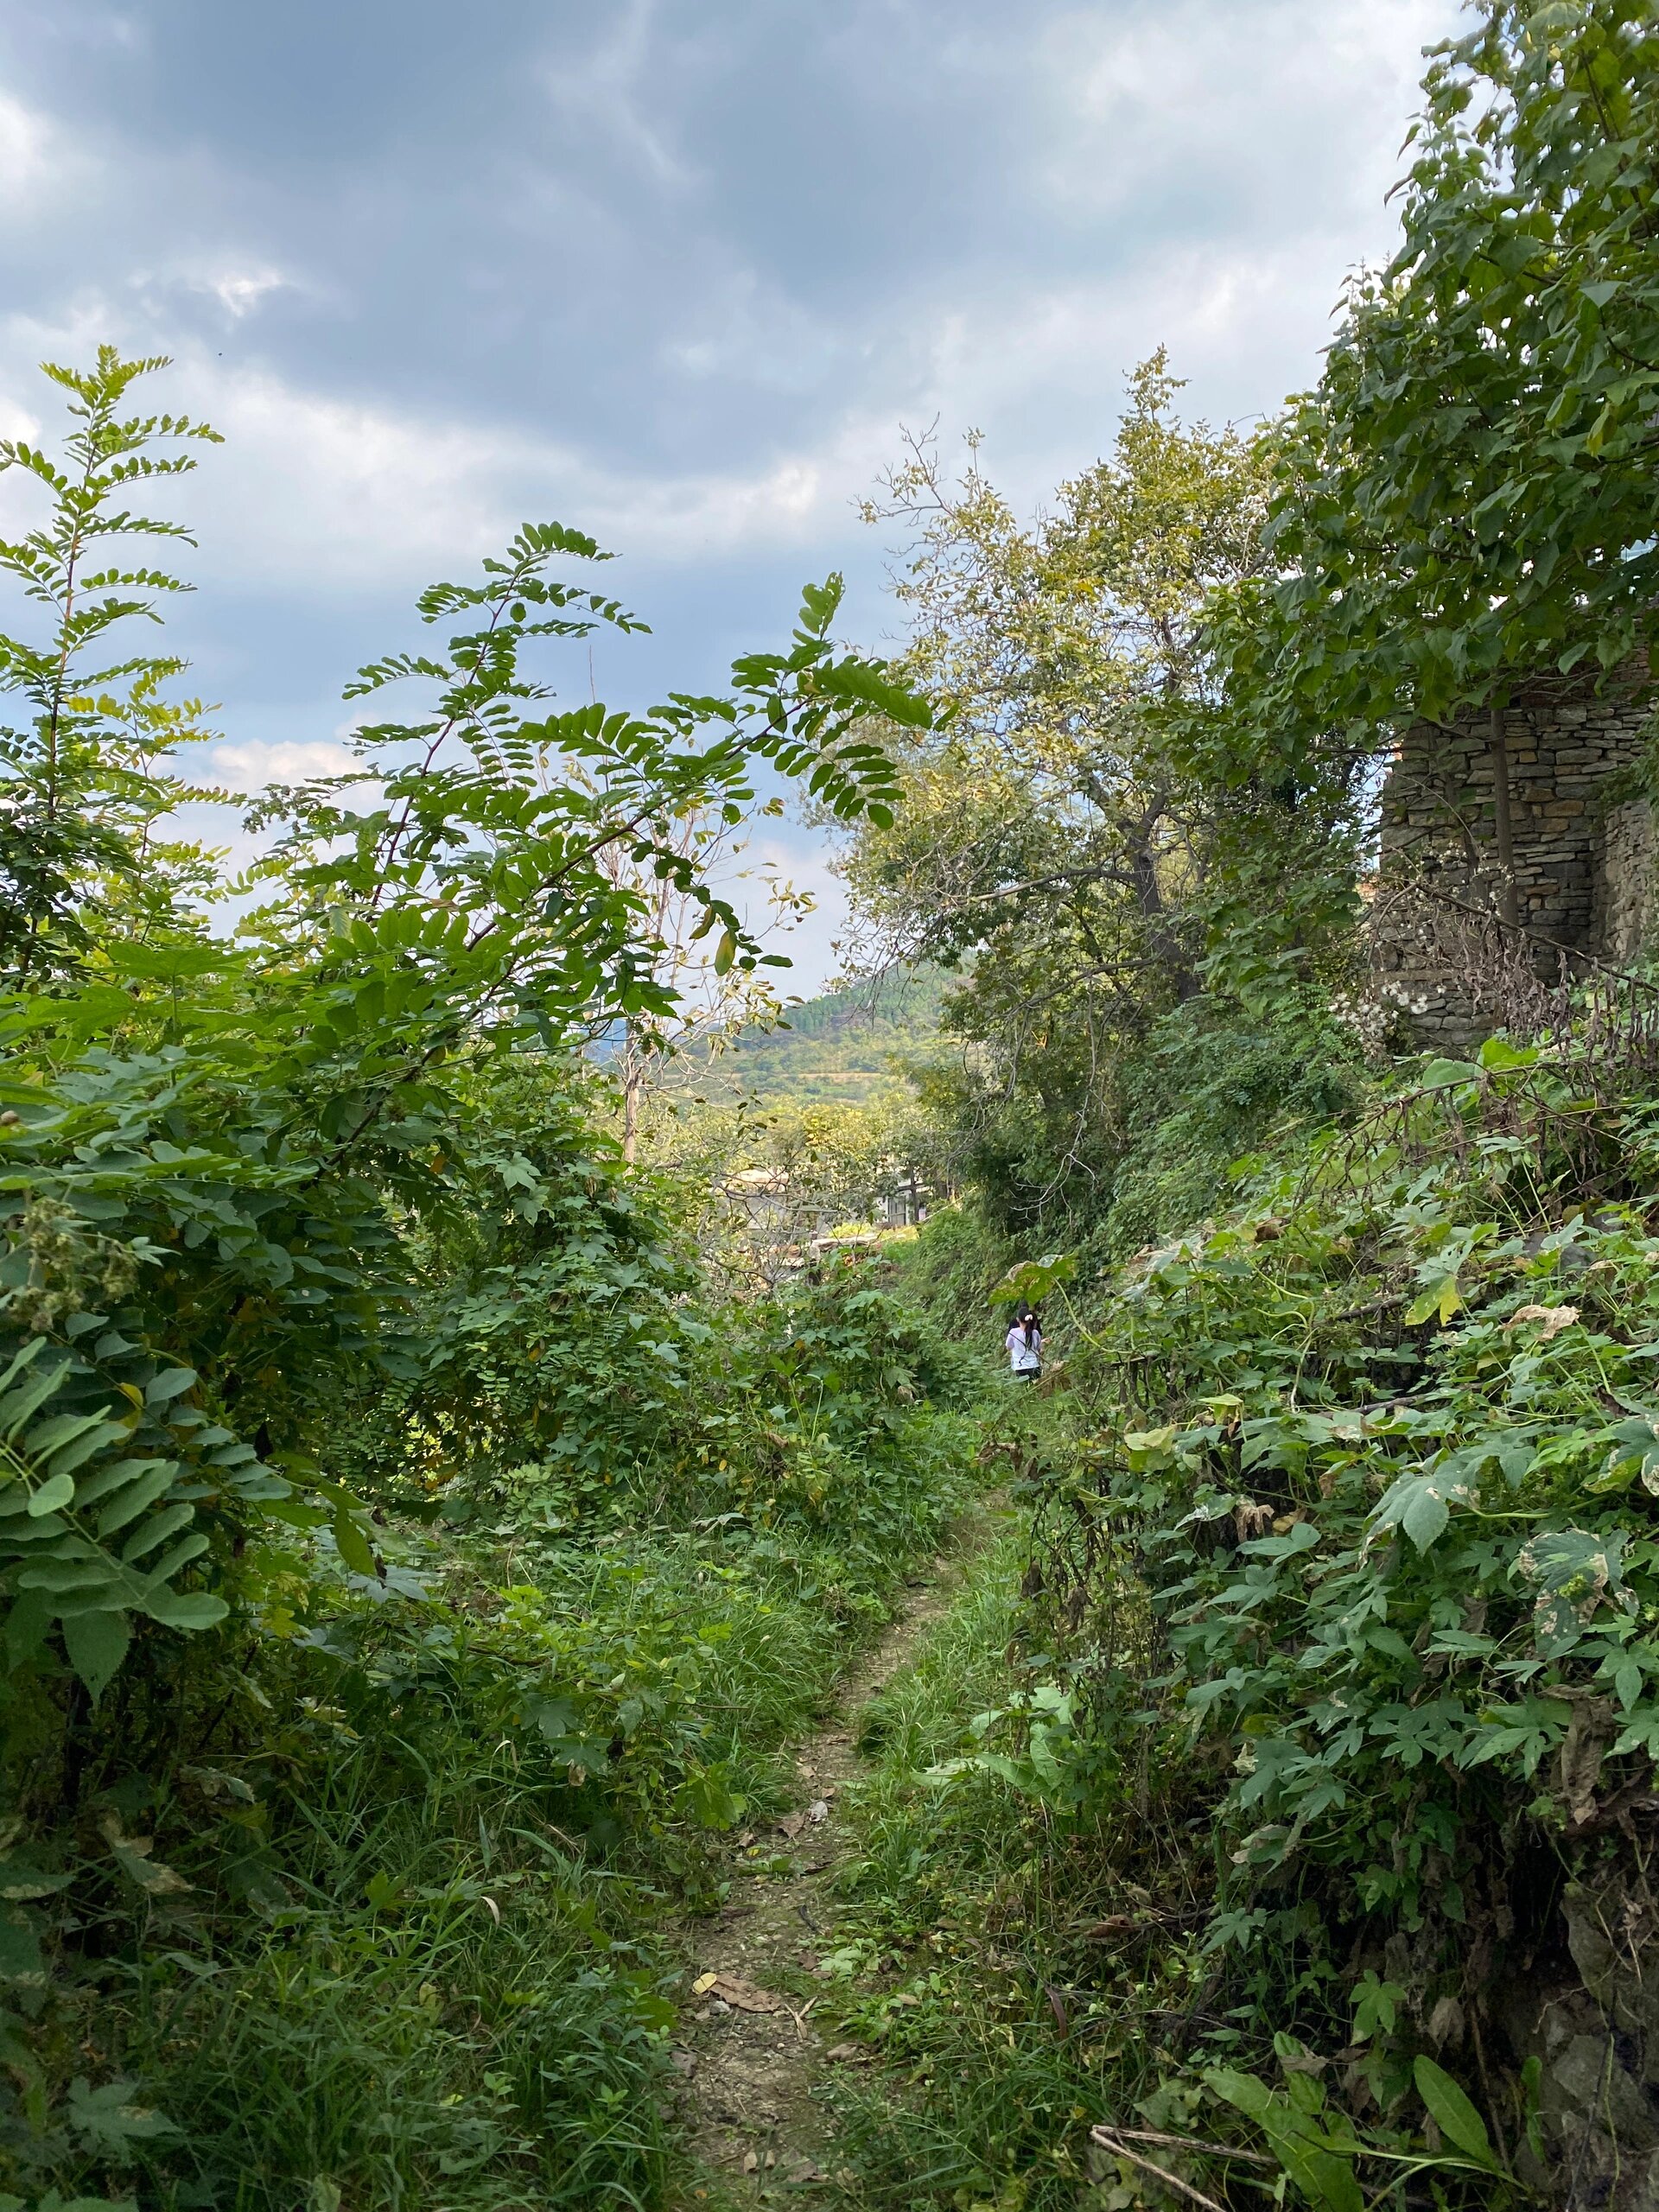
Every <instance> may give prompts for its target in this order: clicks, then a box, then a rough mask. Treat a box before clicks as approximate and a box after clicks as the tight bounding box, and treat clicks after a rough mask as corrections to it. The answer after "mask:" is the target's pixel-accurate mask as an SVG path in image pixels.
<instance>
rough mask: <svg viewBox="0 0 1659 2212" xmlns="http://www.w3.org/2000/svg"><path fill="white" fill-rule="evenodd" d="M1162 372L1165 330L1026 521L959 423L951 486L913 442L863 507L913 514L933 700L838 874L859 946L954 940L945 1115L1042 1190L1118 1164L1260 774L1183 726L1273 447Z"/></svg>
mask: <svg viewBox="0 0 1659 2212" xmlns="http://www.w3.org/2000/svg"><path fill="white" fill-rule="evenodd" d="M1179 390H1180V385H1179V380H1178V379H1177V378H1174V377H1173V376H1172V375H1171V373H1170V372H1169V367H1168V362H1167V359H1166V355H1165V354H1164V353H1161V352H1160V353H1157V354H1155V355H1154V357H1153V358H1152V359H1150V360H1149V361H1147V362H1145V363H1143V364H1142V365H1141V367H1140V368H1138V369H1137V370H1136V371H1135V374H1134V376H1133V378H1131V380H1130V384H1129V391H1128V406H1127V408H1126V410H1125V411H1124V414H1123V416H1122V421H1121V423H1120V424H1119V428H1118V433H1117V436H1116V442H1115V443H1114V446H1113V449H1112V452H1111V454H1110V455H1109V457H1108V458H1106V459H1104V460H1103V461H1097V462H1096V464H1095V466H1094V467H1092V468H1090V469H1089V470H1087V471H1085V472H1084V474H1081V475H1079V476H1078V477H1077V478H1075V479H1073V480H1071V481H1070V482H1068V483H1066V484H1065V485H1063V486H1061V487H1060V490H1059V493H1058V498H1057V501H1056V505H1055V508H1054V511H1053V512H1052V513H1051V514H1048V515H1045V516H1042V517H1039V518H1038V519H1037V520H1036V521H1034V522H1033V524H1029V525H1026V524H1021V523H1020V521H1019V520H1018V519H1017V518H1016V517H1015V515H1014V512H1013V510H1012V509H1011V507H1010V506H1009V505H1008V503H1007V500H1006V499H1004V498H1003V497H1002V496H1001V494H1000V493H998V492H997V491H996V490H995V488H994V486H992V485H991V484H990V483H989V482H988V480H987V479H986V477H985V476H984V474H982V470H981V467H980V465H979V442H978V440H977V438H976V437H970V439H969V461H968V466H967V468H966V470H965V472H964V474H963V476H962V478H961V480H960V481H959V482H957V483H955V484H952V483H950V482H949V481H948V480H947V479H946V477H945V475H944V472H943V471H942V469H941V467H940V465H939V462H938V455H937V453H936V451H935V449H934V448H933V446H932V445H931V442H928V441H916V442H912V447H911V449H910V456H909V459H908V461H906V463H905V465H904V466H903V467H900V468H899V469H897V470H895V471H894V472H893V474H890V475H889V477H888V478H887V480H886V481H885V483H884V486H883V489H882V496H881V497H880V499H877V500H874V501H872V502H871V503H870V504H869V505H868V509H867V513H868V517H869V518H870V519H871V520H873V521H885V520H893V519H902V520H904V521H906V522H908V523H910V524H912V525H913V526H914V528H915V531H916V537H915V539H914V542H913V543H912V547H911V549H910V550H909V553H908V556H907V557H906V565H905V566H904V568H903V569H901V571H900V572H899V575H898V576H897V578H896V580H895V588H896V589H897V592H898V595H899V600H900V601H901V603H902V604H904V605H905V606H906V607H907V608H908V609H909V611H910V613H911V616H912V641H911V645H910V647H909V650H908V652H907V654H906V660H905V663H904V666H905V668H906V672H907V673H908V674H910V675H911V676H912V678H913V679H914V680H915V681H916V682H918V683H921V684H923V685H925V687H926V688H927V689H928V690H929V691H930V692H931V695H932V696H934V697H935V698H936V699H937V700H938V702H939V704H940V708H941V712H940V715H939V717H938V725H937V727H936V728H934V729H933V730H932V731H931V732H928V733H925V734H922V735H921V736H919V737H918V738H916V739H914V740H912V741H907V742H904V743H901V744H900V745H899V746H898V747H896V752H897V756H898V758H899V760H900V761H901V764H902V770H903V782H904V789H905V797H906V804H905V808H904V810H903V813H902V815H901V817H900V818H899V823H898V825H897V826H896V827H895V828H894V829H891V830H888V829H865V830H862V831H861V833H860V836H859V837H858V839H857V842H856V843H855V849H854V851H853V855H852V858H851V861H850V865H849V875H850V878H851V880H852V883H853V886H854V888H855V895H856V897H857V899H858V901H859V905H860V907H861V911H862V912H863V914H864V915H865V917H866V918H867V919H868V921H869V922H870V923H871V924H872V925H873V932H874V947H873V950H874V956H875V957H906V958H912V959H913V958H917V957H927V958H934V959H938V960H942V961H944V962H946V963H952V964H955V963H964V962H969V961H971V963H972V975H971V980H970V981H969V982H967V984H966V985H965V986H964V988H963V989H962V990H960V991H959V992H958V993H957V995H956V998H955V1001H954V1003H953V1007H952V1011H951V1015H950V1020H951V1022H952V1025H953V1026H954V1027H956V1028H957V1030H958V1031H959V1032H961V1033H964V1034H965V1035H966V1036H967V1037H969V1039H972V1040H974V1041H975V1042H976V1044H977V1046H979V1047H980V1050H979V1052H978V1053H977V1054H976V1056H972V1057H970V1058H969V1063H968V1065H967V1068H966V1070H965V1072H964V1074H963V1077H962V1078H961V1080H960V1082H959V1084H958V1090H959V1093H960V1096H959V1107H960V1110H961V1111H962V1112H963V1113H964V1114H965V1115H966V1116H967V1117H968V1120H969V1123H970V1124H975V1123H976V1124H977V1127H978V1130H979V1136H978V1138H976V1143H977V1144H978V1146H979V1149H980V1153H981V1156H982V1164H983V1165H984V1166H986V1169H987V1172H988V1173H992V1174H993V1175H994V1176H998V1177H1001V1178H1003V1179H1007V1178H1010V1177H1012V1178H1013V1179H1014V1180H1016V1181H1018V1182H1020V1184H1021V1185H1029V1186H1030V1187H1032V1188H1033V1189H1040V1188H1041V1187H1043V1186H1045V1185H1048V1186H1058V1184H1059V1183H1060V1182H1061V1181H1062V1180H1064V1179H1065V1178H1066V1177H1068V1176H1071V1177H1072V1178H1074V1179H1075V1178H1077V1177H1078V1176H1082V1177H1083V1178H1084V1179H1090V1178H1097V1177H1099V1176H1101V1175H1103V1174H1104V1173H1107V1172H1109V1161H1110V1159H1111V1157H1112V1155H1113V1151H1114V1147H1115V1146H1116V1135H1115V1133H1114V1132H1115V1126H1116V1124H1115V1118H1114V1116H1115V1106H1114V1085H1115V1070H1116V1067H1117V1066H1118V1065H1119V1063H1120V1061H1121V1059H1122V1055H1123V1053H1124V1052H1126V1051H1132V1050H1134V1049H1135V1048H1136V1047H1137V1046H1139V1044H1140V1043H1141V1042H1142V1041H1143V1040H1144V1039H1146V1037H1147V1034H1148V1033H1149V1031H1150V1029H1151V1027H1152V1026H1153V1025H1154V1023H1155V1022H1156V1021H1157V1020H1158V1019H1159V1018H1160V1015H1161V1014H1164V1013H1165V1012H1166V1011H1167V1010H1168V1009H1169V1008H1171V1007H1179V1006H1180V1005H1182V1004H1183V1003H1186V1002H1190V1001H1193V1000H1194V999H1196V997H1197V996H1198V994H1199V992H1200V991H1201V989H1202V988H1203V966H1204V962H1205V956H1206V952H1207V950H1208V949H1209V946H1208V936H1209V928H1208V916H1209V912H1210V906H1211V902H1212V901H1213V899H1214V898H1215V897H1216V896H1217V883H1216V881H1215V880H1213V878H1214V868H1215V863H1216V860H1217V855H1218V854H1220V853H1222V852H1223V851H1224V849H1225V848H1226V847H1227V845H1228V842H1229V840H1230V839H1231V840H1232V842H1234V843H1235V844H1236V843H1238V842H1241V841H1240V840H1239V839H1238V838H1237V837H1236V835H1235V829H1234V828H1230V826H1229V822H1228V820H1227V819H1226V816H1227V813H1228V810H1229V808H1230V810H1231V813H1232V816H1233V817H1235V823H1236V817H1238V815H1239V814H1240V813H1241V811H1248V810H1249V809H1251V808H1252V807H1254V806H1255V804H1256V800H1257V798H1258V797H1259V795H1258V794H1255V793H1254V792H1249V791H1245V792H1240V793H1235V794H1233V795H1231V797H1230V798H1228V797H1227V795H1225V794H1224V793H1222V792H1221V791H1219V789H1218V787H1217V785H1216V783H1215V782H1214V780H1213V779H1211V777H1210V775H1209V774H1208V771H1207V766H1205V764H1204V763H1203V762H1202V761H1201V760H1200V758H1199V754H1200V752H1201V748H1195V733H1196V732H1198V730H1200V729H1201V728H1203V727H1204V726H1205V717H1206V716H1207V715H1210V714H1211V713H1212V712H1213V711H1214V709H1215V705H1216V701H1217V691H1218V683H1217V671H1216V667H1215V664H1214V658H1213V653H1212V650H1211V642H1210V637H1209V632H1208V630H1207V627H1206V622H1205V614H1206V608H1207V605H1208V602H1209V600H1210V598H1211V594H1213V593H1214V592H1215V591H1216V590H1217V588H1221V587H1223V586H1227V585H1236V584H1237V583H1238V582H1240V581H1241V580H1243V579H1249V578H1252V577H1255V576H1257V575H1260V574H1262V570H1263V565H1264V556H1263V554H1262V547H1261V527H1262V519H1263V516H1264V513H1265V505H1266V493H1267V466H1266V461H1265V459H1264V457H1263V456H1262V454H1261V453H1260V452H1259V451H1258V449H1257V448H1256V446H1255V444H1254V443H1253V442H1250V441H1249V440H1247V439H1246V438H1244V437H1243V435H1240V434H1239V433H1238V432H1236V430H1233V429H1220V430H1216V429H1211V428H1210V427H1209V426H1208V425H1207V424H1205V423H1201V422H1200V423H1192V424H1184V423H1181V422H1180V421H1179V418H1178V417H1177V416H1176V415H1175V413H1174V407H1175V402H1176V398H1177V395H1178V394H1179ZM987 1147H988V1149H987ZM1033 1179H1034V1180H1033Z"/></svg>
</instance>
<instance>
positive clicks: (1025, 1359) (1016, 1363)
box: [1003, 1306, 1043, 1383]
mask: <svg viewBox="0 0 1659 2212" xmlns="http://www.w3.org/2000/svg"><path fill="white" fill-rule="evenodd" d="M1003 1343H1004V1344H1006V1345H1007V1353H1008V1364H1009V1365H1010V1366H1011V1367H1012V1368H1013V1370H1014V1381H1015V1382H1016V1383H1036V1382H1038V1381H1039V1380H1040V1379H1041V1376H1042V1372H1043V1331H1042V1325H1041V1323H1040V1322H1039V1320H1038V1319H1037V1316H1036V1315H1035V1314H1034V1313H1033V1312H1032V1310H1031V1308H1030V1306H1022V1307H1021V1308H1020V1318H1019V1319H1018V1320H1017V1321H1015V1322H1014V1325H1013V1326H1012V1327H1011V1328H1010V1329H1009V1331H1008V1333H1007V1336H1006V1337H1005V1338H1003Z"/></svg>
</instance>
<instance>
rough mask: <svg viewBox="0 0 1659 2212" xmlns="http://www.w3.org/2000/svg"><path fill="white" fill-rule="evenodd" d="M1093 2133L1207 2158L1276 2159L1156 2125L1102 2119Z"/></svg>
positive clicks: (1269, 2161) (1260, 2162)
mask: <svg viewBox="0 0 1659 2212" xmlns="http://www.w3.org/2000/svg"><path fill="white" fill-rule="evenodd" d="M1092 2133H1094V2134H1095V2135H1096V2137H1098V2136H1099V2135H1101V2134H1102V2133H1105V2134H1108V2135H1111V2136H1116V2137H1121V2138H1122V2140H1123V2141H1124V2142H1126V2143H1158V2144H1161V2145H1163V2146H1164V2148H1165V2149H1166V2150H1169V2151H1201V2152H1203V2153H1204V2155H1205V2158H1242V2159H1243V2161H1244V2163H1245V2164H1247V2165H1251V2166H1270V2165H1272V2164H1273V2163H1274V2161H1273V2160H1272V2159H1271V2158H1268V2157H1267V2156H1266V2155H1265V2154H1264V2153H1263V2152H1260V2151H1240V2150H1237V2149H1236V2148H1235V2146H1234V2145H1232V2144H1230V2143H1205V2142H1201V2141H1200V2140H1199V2139H1198V2137H1197V2136H1196V2135H1160V2134H1159V2133H1158V2131H1157V2129H1156V2128H1154V2127H1112V2126H1108V2125H1107V2123H1106V2122H1105V2121H1102V2122H1101V2125H1100V2126H1098V2127H1096V2128H1095V2129H1094V2130H1093V2131H1092Z"/></svg>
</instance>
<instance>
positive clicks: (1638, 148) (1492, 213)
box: [1217, 0, 1659, 918]
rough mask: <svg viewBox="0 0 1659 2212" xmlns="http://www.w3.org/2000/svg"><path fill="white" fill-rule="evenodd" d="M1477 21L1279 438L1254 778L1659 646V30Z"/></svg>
mask: <svg viewBox="0 0 1659 2212" xmlns="http://www.w3.org/2000/svg"><path fill="white" fill-rule="evenodd" d="M1477 14H1478V24H1477V27H1476V28H1475V29H1473V30H1472V31H1471V33H1470V34H1469V35H1467V36H1465V37H1463V38H1460V39H1458V40H1455V41H1452V42H1450V43H1449V44H1447V45H1446V47H1444V48H1441V49H1440V51H1439V52H1438V53H1437V54H1436V55H1435V57H1434V60H1433V65H1432V67H1431V68H1430V71H1429V73H1428V76H1427V79H1426V83H1425V92H1426V95H1427V103H1426V106H1425V110H1424V113H1423V115H1422V117H1421V119H1420V121H1419V123H1418V124H1417V125H1416V126H1415V129H1414V132H1413V137H1414V142H1415V155H1414V161H1413V163H1412V167H1411V169H1410V171H1409V174H1408V176H1407V178H1406V180H1405V183H1404V187H1403V191H1402V200H1401V226H1402V235H1401V241H1400V245H1399V248H1398V251H1396V252H1395V256H1394V257H1393V259H1392V260H1391V261H1390V262H1389V264H1388V266H1387V267H1386V268H1385V269H1383V270H1380V271H1376V272H1371V273H1366V274H1363V275H1362V276H1361V277H1358V278H1357V280H1356V282H1355V283H1354V285H1353V286H1352V288H1351V291H1350V295H1349V297H1348V301H1347V306H1346V313H1345V315H1344V321H1343V324H1342V327H1341V328H1340V330H1339V331H1338V336H1337V340H1336V342H1335V344H1334V345H1333V346H1332V348H1331V351H1330V353H1329V355H1328V357H1327V362H1326V367H1325V374H1324V376H1323V378H1321V380H1320V383H1319V387H1318V389H1317V390H1316V391H1313V392H1312V393H1310V394H1309V395H1307V396H1306V397H1305V398H1303V399H1301V400H1300V401H1298V402H1296V403H1295V404H1294V405H1293V406H1292V409H1291V410H1290V412H1289V415H1288V416H1287V420H1286V421H1285V423H1283V424H1282V426H1281V429H1280V430H1279V432H1278V434H1277V435H1276V438H1275V441H1274V448H1275V449H1274V484H1273V493H1272V499H1271V513H1270V517H1269V520H1268V531H1267V538H1268V546H1269V548H1270V550H1271V556H1272V567H1273V570H1274V574H1273V575H1262V576H1259V577H1255V578H1253V579H1249V580H1247V581H1246V582H1243V583H1242V584H1241V585H1239V586H1237V587H1236V588H1234V589H1233V590H1232V592H1231V593H1230V605H1224V607H1222V608H1220V609H1218V611H1217V612H1218V622H1217V632H1218V649H1219V651H1220V652H1221V654H1222V657H1223V658H1224V660H1225V661H1226V662H1227V664H1228V665H1229V667H1230V677H1231V683H1230V702H1231V704H1232V707H1233V709H1234V715H1235V721H1234V724H1233V733H1234V743H1235V751H1236V759H1237V760H1239V761H1240V762H1241V763H1242V762H1246V761H1248V762H1249V763H1250V764H1251V765H1252V766H1259V764H1260V763H1261V762H1262V760H1267V759H1275V758H1276V759H1280V760H1290V761H1293V762H1298V763H1300V764H1303V765H1304V766H1305V765H1306V762H1307V761H1308V760H1310V759H1311V758H1313V757H1316V756H1318V755H1319V754H1321V753H1323V754H1325V755H1326V756H1329V755H1330V754H1331V753H1332V751H1333V750H1339V749H1341V748H1342V747H1351V746H1354V745H1356V744H1357V745H1359V746H1362V747H1364V746H1369V747H1371V748H1372V749H1374V750H1376V749H1381V748H1382V747H1384V746H1386V745H1387V744H1388V743H1389V741H1391V739H1392V736H1393V734H1394V733H1395V731H1396V730H1397V729H1398V728H1399V727H1400V726H1401V724H1402V722H1405V721H1413V720H1418V721H1428V722H1430V723H1434V722H1438V721H1447V720H1449V719H1450V718H1452V716H1454V715H1459V714H1465V715H1466V714H1467V713H1469V712H1470V711H1478V710H1480V709H1502V708H1503V706H1504V705H1505V704H1506V703H1507V702H1508V701H1509V699H1510V697H1511V696H1512V695H1513V693H1514V692H1515V690H1516V688H1517V687H1518V686H1520V685H1522V684H1524V683H1536V682H1537V681H1538V680H1539V679H1540V678H1544V679H1546V680H1548V679H1552V678H1553V679H1559V678H1560V677H1562V676H1564V675H1567V674H1569V673H1571V672H1572V671H1584V670H1586V669H1588V670H1591V671H1598V672H1599V674H1600V675H1602V676H1604V677H1605V676H1606V675H1608V674H1609V673H1611V671H1614V670H1616V669H1618V667H1619V666H1620V664H1622V663H1624V661H1625V660H1626V659H1627V658H1628V657H1629V656H1630V653H1631V652H1632V651H1634V650H1636V649H1637V648H1638V647H1641V646H1644V645H1649V644H1650V643H1651V641H1652V639H1653V637H1654V635H1655V626H1656V607H1659V541H1656V537H1655V531H1654V493H1653V482H1654V467H1655V460H1656V454H1659V428H1656V423H1659V414H1656V397H1659V228H1656V213H1659V204H1656V194H1655V181H1656V149H1659V28H1656V25H1655V22H1654V18H1653V12H1652V10H1651V9H1650V8H1649V7H1648V6H1646V5H1645V4H1643V0H1551V4H1548V5H1543V6H1537V5H1528V4H1523V3H1522V0H1480V4H1479V5H1478V10H1477ZM1491 727H1492V731H1493V742H1494V759H1493V771H1494V776H1493V781H1494V790H1495V794H1496V804H1495V810H1496V814H1497V822H1496V838H1497V849H1498V851H1497V857H1498V860H1499V862H1500V866H1501V867H1502V868H1503V869H1504V870H1505V872H1506V874H1507V869H1508V865H1509V854H1508V849H1507V848H1508V778H1507V764H1506V761H1505V760H1504V757H1503V736H1502V728H1501V724H1500V723H1499V722H1498V721H1497V719H1496V717H1494V720H1493V722H1492V725H1491ZM1504 899H1505V904H1506V906H1508V908H1509V910H1510V918H1514V895H1513V887H1512V885H1509V886H1507V887H1506V889H1505V893H1504Z"/></svg>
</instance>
